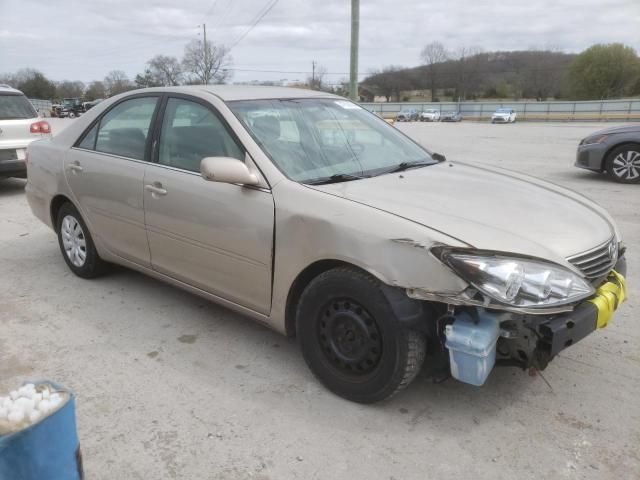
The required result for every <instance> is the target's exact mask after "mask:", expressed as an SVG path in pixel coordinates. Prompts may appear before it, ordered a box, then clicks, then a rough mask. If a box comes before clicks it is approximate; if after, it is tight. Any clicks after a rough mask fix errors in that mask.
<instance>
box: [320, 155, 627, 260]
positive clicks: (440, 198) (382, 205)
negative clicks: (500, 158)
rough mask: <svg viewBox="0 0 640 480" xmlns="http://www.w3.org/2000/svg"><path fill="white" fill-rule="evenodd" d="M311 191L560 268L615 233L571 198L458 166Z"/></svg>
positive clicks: (509, 175) (602, 217)
mask: <svg viewBox="0 0 640 480" xmlns="http://www.w3.org/2000/svg"><path fill="white" fill-rule="evenodd" d="M311 188H314V189H317V190H320V191H323V192H325V193H328V194H331V195H336V196H340V197H343V198H345V199H347V200H350V201H354V202H358V203H361V204H365V205H368V206H370V207H373V208H376V209H379V210H383V211H386V212H388V213H391V214H394V215H398V216H400V217H403V218H406V219H408V220H411V221H413V222H416V223H419V224H421V225H424V226H426V227H428V228H431V229H434V230H437V231H439V232H441V233H444V234H446V235H448V236H449V237H453V238H454V239H456V240H458V241H461V242H463V243H466V244H467V245H469V246H472V247H475V248H479V249H487V250H498V251H504V252H513V253H519V254H523V255H530V256H534V257H541V258H546V259H549V260H552V261H556V262H559V263H566V261H565V259H566V257H568V256H571V255H574V254H576V253H581V252H584V251H586V250H589V249H591V248H594V247H596V246H598V245H600V244H602V243H604V242H606V241H607V240H609V239H610V238H611V237H612V235H613V234H614V232H615V227H614V226H613V224H612V223H611V221H610V218H608V216H607V214H606V213H604V212H603V210H602V209H601V208H600V207H599V206H598V205H597V204H595V203H594V202H592V201H590V200H588V199H587V198H585V197H583V196H581V195H579V194H577V193H575V192H572V191H570V190H566V189H564V188H562V187H559V186H556V185H554V184H550V183H546V182H543V181H541V180H538V179H535V178H532V177H527V176H525V175H520V174H517V173H515V172H509V171H507V170H499V169H493V168H482V167H477V166H473V165H469V164H464V163H459V162H456V163H453V162H442V163H439V164H436V165H433V166H429V167H423V168H419V169H413V170H407V171H405V172H402V173H397V174H387V175H380V176H377V177H373V178H369V179H364V180H356V181H350V182H342V183H334V184H328V185H318V186H312V187H311ZM403 240H406V239H403Z"/></svg>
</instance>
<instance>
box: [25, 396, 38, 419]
mask: <svg viewBox="0 0 640 480" xmlns="http://www.w3.org/2000/svg"><path fill="white" fill-rule="evenodd" d="M22 400H24V401H23V402H22V409H23V410H24V413H25V415H29V414H30V413H31V412H32V411H33V409H34V408H35V406H36V402H34V401H33V398H23V399H22Z"/></svg>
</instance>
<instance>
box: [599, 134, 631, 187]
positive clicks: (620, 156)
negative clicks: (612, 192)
mask: <svg viewBox="0 0 640 480" xmlns="http://www.w3.org/2000/svg"><path fill="white" fill-rule="evenodd" d="M604 167H605V170H606V171H607V174H608V175H609V177H611V178H612V179H614V180H615V181H616V182H620V183H640V144H637V143H632V144H628V145H622V146H620V147H617V148H614V149H613V150H612V151H611V152H610V153H609V155H607V158H606V160H605V165H604Z"/></svg>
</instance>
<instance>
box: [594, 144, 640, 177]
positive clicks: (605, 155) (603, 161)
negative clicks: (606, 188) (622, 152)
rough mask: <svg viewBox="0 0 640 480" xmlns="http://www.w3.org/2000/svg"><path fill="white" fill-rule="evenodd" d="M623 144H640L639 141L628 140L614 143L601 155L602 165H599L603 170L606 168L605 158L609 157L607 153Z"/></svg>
mask: <svg viewBox="0 0 640 480" xmlns="http://www.w3.org/2000/svg"><path fill="white" fill-rule="evenodd" d="M625 145H640V143H638V142H633V141H631V140H629V141H626V142H622V143H617V144H616V145H614V146H613V147H611V148H610V149H609V150H607V152H606V153H605V154H604V155H603V156H602V165H601V166H600V168H601V169H602V171H603V172H604V171H605V170H606V169H607V159H608V158H609V155H610V154H611V152H613V151H614V150H615V149H616V148H619V147H624V146H625Z"/></svg>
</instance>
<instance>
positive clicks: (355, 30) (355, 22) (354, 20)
mask: <svg viewBox="0 0 640 480" xmlns="http://www.w3.org/2000/svg"><path fill="white" fill-rule="evenodd" d="M359 36H360V0H351V65H350V67H351V68H350V69H349V98H350V99H351V100H354V101H357V100H358V98H359V97H358V37H359Z"/></svg>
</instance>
